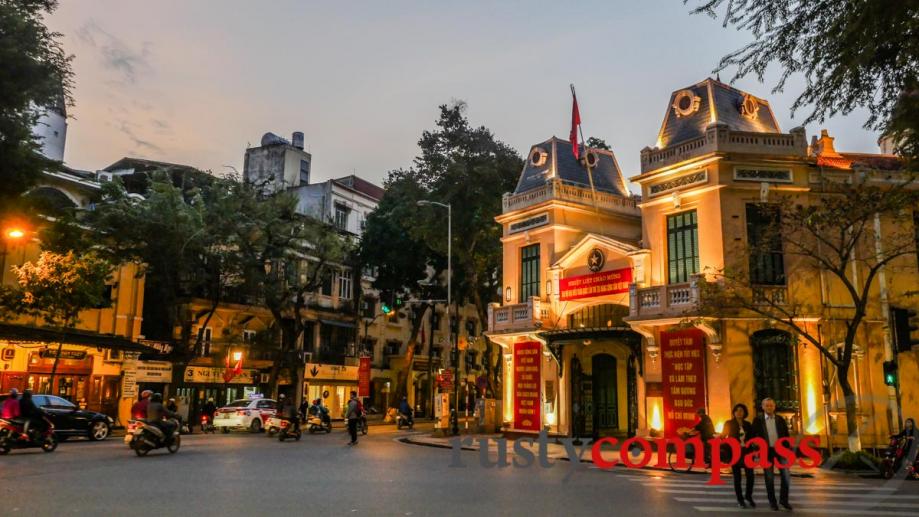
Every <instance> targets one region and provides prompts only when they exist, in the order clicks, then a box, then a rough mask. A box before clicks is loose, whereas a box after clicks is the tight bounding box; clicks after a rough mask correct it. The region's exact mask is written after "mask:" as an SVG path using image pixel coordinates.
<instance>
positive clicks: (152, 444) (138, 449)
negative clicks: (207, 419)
mask: <svg viewBox="0 0 919 517" xmlns="http://www.w3.org/2000/svg"><path fill="white" fill-rule="evenodd" d="M167 422H169V423H170V424H171V427H172V436H166V433H164V432H163V431H162V430H160V428H159V427H157V426H155V425H153V424H152V423H150V422H147V421H146V420H132V421H131V423H133V424H134V431H133V434H132V435H131V440H130V441H129V442H128V446H129V447H130V448H131V449H133V450H134V452H135V453H136V454H137V455H138V456H146V455H147V453H148V452H150V451H152V450H154V449H161V448H163V447H165V448H166V450H168V451H169V453H170V454H175V453H176V452H178V451H179V447H180V446H181V445H182V436H181V435H180V434H179V422H178V420H176V419H174V418H172V419H169V420H167Z"/></svg>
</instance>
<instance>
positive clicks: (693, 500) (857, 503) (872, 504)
mask: <svg viewBox="0 0 919 517" xmlns="http://www.w3.org/2000/svg"><path fill="white" fill-rule="evenodd" d="M674 499H675V500H676V501H679V502H681V503H725V502H726V501H725V499H724V498H716V497H674ZM731 499H733V497H732V498H731ZM760 504H761V505H763V504H766V505H768V503H760ZM734 506H735V507H736V506H737V503H736V500H734ZM824 506H863V507H869V508H874V507H883V508H916V503H888V502H886V501H839V502H829V501H828V502H822V503H795V504H794V507H795V508H798V507H800V508H812V507H824Z"/></svg>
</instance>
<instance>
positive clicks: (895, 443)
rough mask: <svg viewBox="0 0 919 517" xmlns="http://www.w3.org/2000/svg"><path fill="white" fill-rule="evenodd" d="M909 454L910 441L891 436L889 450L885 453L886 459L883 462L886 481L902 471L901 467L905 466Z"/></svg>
mask: <svg viewBox="0 0 919 517" xmlns="http://www.w3.org/2000/svg"><path fill="white" fill-rule="evenodd" d="M907 452H909V440H907V439H906V438H898V437H897V435H891V436H890V443H889V444H888V445H887V450H886V451H884V459H883V460H882V461H881V474H882V475H883V476H884V479H890V478H892V477H894V475H895V474H896V473H897V471H898V470H900V465H902V464H903V458H904V456H905V455H906V453H907Z"/></svg>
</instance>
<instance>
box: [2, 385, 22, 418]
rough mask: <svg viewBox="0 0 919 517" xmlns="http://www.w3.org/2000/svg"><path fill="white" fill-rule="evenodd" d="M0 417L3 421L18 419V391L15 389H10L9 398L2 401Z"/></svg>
mask: <svg viewBox="0 0 919 517" xmlns="http://www.w3.org/2000/svg"><path fill="white" fill-rule="evenodd" d="M0 415H2V417H3V418H4V419H5V420H12V419H14V418H18V417H19V390H17V389H16V388H12V389H10V396H9V398H7V399H6V400H4V401H3V409H2V410H0Z"/></svg>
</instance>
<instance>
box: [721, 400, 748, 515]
mask: <svg viewBox="0 0 919 517" xmlns="http://www.w3.org/2000/svg"><path fill="white" fill-rule="evenodd" d="M731 415H733V418H731V419H730V420H728V421H727V422H725V423H724V428H723V430H722V433H721V438H722V439H724V438H733V439H735V440H737V442H738V443H739V444H740V459H739V460H738V461H737V463H735V464H733V465H731V475H732V476H733V477H734V494H735V495H736V496H737V505H738V506H740V507H741V508H746V507H747V504H749V505H750V507H751V508H756V503H755V502H753V479H754V477H755V475H754V473H753V469H751V468H747V467H746V465H745V464H744V458H745V457H746V456H747V453H748V452H749V451H748V449H747V440H749V439H750V438H752V437H753V424H751V423H750V422H749V421H748V420H747V417H748V416H750V410H748V409H747V406H746V405H744V404H735V405H734V409H733V410H732V411H731ZM741 475H744V476H746V477H747V486H746V490H745V491H744V492H741V490H740V478H741Z"/></svg>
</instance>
